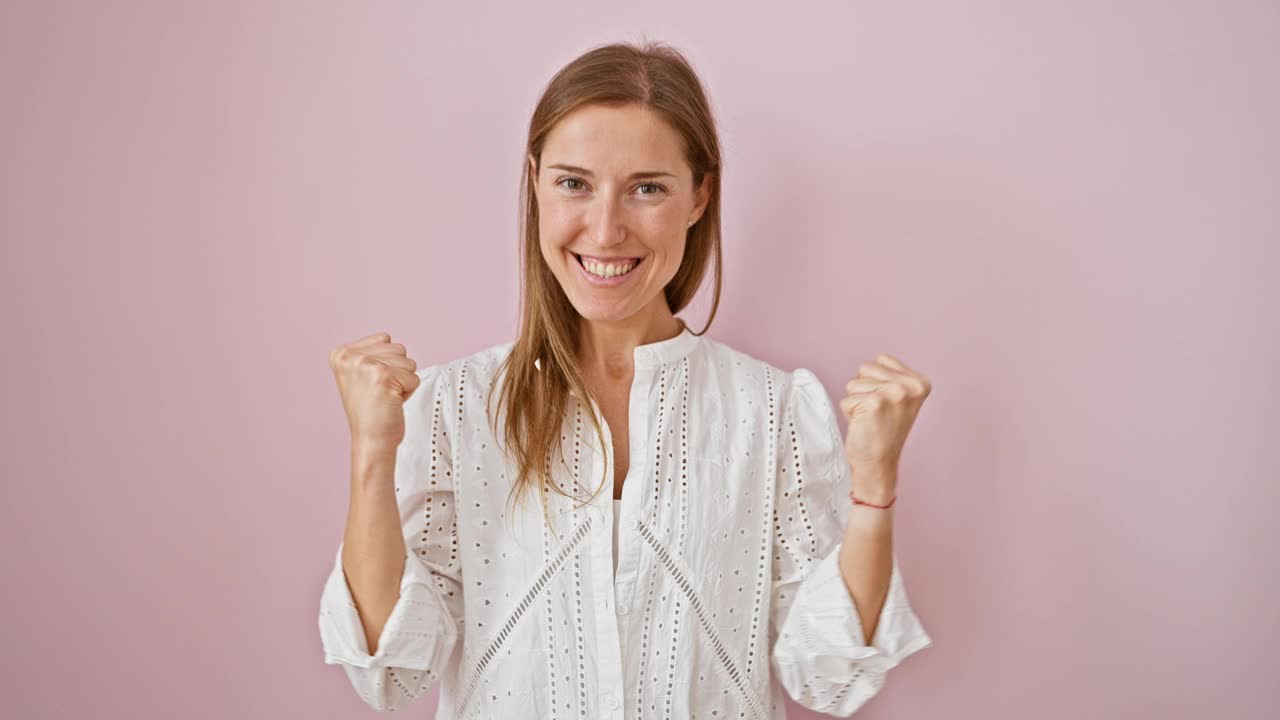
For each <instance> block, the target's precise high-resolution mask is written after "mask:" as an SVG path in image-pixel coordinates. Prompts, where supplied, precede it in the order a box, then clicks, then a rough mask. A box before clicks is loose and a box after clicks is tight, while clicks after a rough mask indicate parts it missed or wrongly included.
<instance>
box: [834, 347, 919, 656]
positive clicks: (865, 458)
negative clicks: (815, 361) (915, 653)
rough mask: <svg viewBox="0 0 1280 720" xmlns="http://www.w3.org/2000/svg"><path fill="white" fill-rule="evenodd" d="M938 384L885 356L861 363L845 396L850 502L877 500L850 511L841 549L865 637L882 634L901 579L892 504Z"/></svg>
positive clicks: (844, 571) (842, 570)
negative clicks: (906, 451) (896, 574)
mask: <svg viewBox="0 0 1280 720" xmlns="http://www.w3.org/2000/svg"><path fill="white" fill-rule="evenodd" d="M932 388H933V384H932V383H931V382H930V381H929V379H928V378H926V377H925V376H923V375H921V374H920V373H918V372H916V371H915V370H912V369H911V368H909V367H907V366H906V365H905V364H904V363H903V362H902V361H901V360H898V359H897V358H895V357H893V356H892V355H887V354H883V353H882V354H880V355H877V356H876V358H875V360H874V361H872V362H864V363H862V364H861V365H859V366H858V374H857V376H856V377H854V378H853V379H852V380H850V381H849V382H848V383H847V384H846V385H845V391H846V395H845V397H844V399H842V400H841V401H840V411H841V412H842V413H843V414H844V416H845V419H846V420H848V430H847V432H846V434H845V444H844V450H845V457H846V458H848V460H849V467H850V470H851V473H850V474H851V483H852V487H853V491H852V493H850V499H849V500H850V502H853V499H854V498H857V499H858V500H861V501H863V502H864V503H870V504H869V505H868V504H854V505H853V507H852V508H851V509H850V510H849V520H848V525H847V526H846V527H845V532H844V542H843V543H842V544H841V547H840V574H841V575H842V576H843V578H844V582H845V585H847V586H848V587H849V594H850V595H852V596H853V600H854V605H855V606H856V607H857V608H858V614H859V620H860V621H861V623H862V629H863V637H867V638H872V637H875V630H876V623H877V620H878V618H879V617H880V611H881V610H882V609H883V607H884V600H885V596H886V594H887V593H888V592H889V581H890V579H891V578H892V576H893V512H894V508H893V507H892V503H893V501H894V499H895V498H896V497H897V494H898V461H899V458H901V457H902V448H903V446H904V445H905V444H906V442H907V435H908V434H909V433H910V432H911V426H912V425H913V424H914V423H915V419H916V416H917V415H918V414H919V413H920V406H921V405H922V404H923V403H924V401H925V398H927V397H929V392H930V391H931V390H932ZM877 506H879V507H877ZM884 506H889V507H884Z"/></svg>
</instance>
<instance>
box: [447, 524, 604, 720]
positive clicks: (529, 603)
mask: <svg viewBox="0 0 1280 720" xmlns="http://www.w3.org/2000/svg"><path fill="white" fill-rule="evenodd" d="M590 529H591V516H589V515H588V516H587V519H586V520H584V521H583V522H582V524H581V525H579V526H578V529H577V530H576V531H574V533H573V535H571V536H570V537H569V540H568V541H567V542H565V544H564V547H562V548H560V552H559V553H557V554H556V557H555V559H553V560H552V561H551V562H549V563H547V567H546V568H545V569H544V570H543V571H542V574H541V575H539V576H538V579H537V581H535V582H534V583H533V586H532V587H530V588H529V591H528V592H526V593H525V595H524V598H523V599H522V600H521V601H520V604H519V605H516V608H515V609H514V610H512V611H511V615H510V616H508V617H507V621H506V622H505V623H503V625H502V629H501V630H499V631H498V634H497V635H495V636H494V638H493V640H492V641H491V642H490V643H489V647H488V649H486V650H485V651H484V654H483V655H481V656H480V659H479V661H477V662H476V666H475V668H474V669H473V670H472V671H471V676H470V678H468V680H467V682H466V684H465V685H463V687H464V688H466V689H465V690H464V691H463V693H462V700H461V702H460V703H459V704H458V716H459V717H465V716H466V709H467V705H469V704H470V703H471V698H472V696H473V695H474V694H475V691H476V688H477V687H478V686H479V684H480V679H481V678H482V677H483V676H484V671H485V668H487V667H488V666H489V663H490V662H492V661H493V658H494V657H496V656H497V654H498V651H499V650H501V649H502V645H503V644H504V643H505V642H506V641H507V638H508V637H509V636H510V635H511V632H512V631H513V630H514V629H515V627H516V625H517V624H519V622H520V618H522V617H524V614H525V612H526V611H528V610H529V608H531V607H533V602H534V600H536V599H537V597H538V595H539V594H540V593H541V592H542V591H543V590H544V589H546V587H547V583H549V582H550V581H551V578H552V577H553V576H554V575H555V574H556V573H558V572H560V569H561V568H562V567H563V566H564V564H565V562H566V561H567V560H568V559H569V556H570V555H571V554H572V553H573V551H574V549H575V548H576V547H577V546H578V544H579V543H581V542H582V539H583V538H585V537H586V536H587V532H588V531H589V530H590Z"/></svg>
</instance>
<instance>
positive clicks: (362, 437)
mask: <svg viewBox="0 0 1280 720" xmlns="http://www.w3.org/2000/svg"><path fill="white" fill-rule="evenodd" d="M329 367H331V368H332V369H333V377H334V379H336V380H337V382H338V394H339V395H341V396H342V407H343V409H345V410H346V412H347V422H348V424H350V426H351V440H352V443H353V444H356V443H359V444H363V445H369V446H374V447H384V448H390V449H394V448H395V447H396V446H398V445H399V444H400V441H401V440H402V439H404V401H405V400H407V399H408V398H409V396H410V395H411V394H413V391H414V389H415V388H417V387H418V383H419V382H421V379H420V378H419V377H418V374H417V370H418V364H417V363H415V362H414V361H413V359H412V358H410V357H409V356H408V355H407V354H406V353H405V349H404V345H401V344H400V343H393V342H391V335H389V334H388V333H385V332H379V333H374V334H372V335H369V336H368V337H363V338H360V339H359V340H356V341H355V342H353V343H350V344H348V345H339V346H338V347H336V348H334V349H333V350H331V351H330V352H329Z"/></svg>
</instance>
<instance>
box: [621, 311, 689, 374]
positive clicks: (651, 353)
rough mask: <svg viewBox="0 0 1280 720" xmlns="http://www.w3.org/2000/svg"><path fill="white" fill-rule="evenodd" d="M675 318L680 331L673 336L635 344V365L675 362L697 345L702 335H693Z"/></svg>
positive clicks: (644, 365)
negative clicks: (678, 323)
mask: <svg viewBox="0 0 1280 720" xmlns="http://www.w3.org/2000/svg"><path fill="white" fill-rule="evenodd" d="M676 320H679V321H680V333H679V334H678V335H676V336H675V337H670V338H667V339H666V340H659V341H657V342H651V343H645V344H644V345H637V346H636V348H635V357H634V360H635V365H636V367H657V366H659V365H665V364H667V363H671V362H675V361H677V360H680V359H683V358H684V357H685V356H686V355H688V354H689V353H690V351H692V350H693V348H694V347H696V346H697V344H698V341H699V340H701V339H702V336H701V335H695V334H694V332H693V331H692V330H690V329H689V325H688V324H686V323H685V321H684V320H681V319H680V318H676Z"/></svg>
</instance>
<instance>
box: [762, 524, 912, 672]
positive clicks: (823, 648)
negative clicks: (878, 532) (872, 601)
mask: <svg viewBox="0 0 1280 720" xmlns="http://www.w3.org/2000/svg"><path fill="white" fill-rule="evenodd" d="M842 545H843V542H840V543H837V544H836V545H835V547H834V548H833V549H832V551H831V552H830V553H829V554H828V555H826V557H823V558H822V559H821V560H819V561H818V563H817V565H816V566H815V567H814V568H813V570H812V571H811V574H810V575H809V576H808V577H806V578H805V580H804V582H802V583H801V584H800V586H799V588H798V589H797V592H796V598H795V601H794V603H793V604H792V605H791V608H790V609H789V611H788V613H787V617H786V619H785V620H784V621H783V624H782V628H781V635H780V638H779V640H780V642H779V643H778V652H777V655H778V658H777V659H778V660H779V666H780V668H779V669H780V670H782V671H784V672H785V671H787V670H788V669H793V670H797V671H800V672H801V673H803V672H804V670H808V671H809V672H812V673H814V674H816V675H817V676H818V677H813V676H810V677H807V678H804V680H805V681H807V682H810V683H812V682H814V681H815V680H817V681H820V682H824V683H825V682H829V683H832V684H833V685H836V686H840V685H846V684H847V683H849V682H852V681H853V680H854V679H855V676H856V675H858V674H861V675H864V676H865V675H868V674H870V675H881V674H883V673H885V672H887V671H888V670H889V669H890V668H893V667H894V666H896V665H898V663H900V662H902V661H903V660H904V659H905V658H906V657H907V656H908V655H911V654H912V653H914V652H916V651H918V650H922V649H924V648H926V647H928V646H930V645H931V644H933V641H932V639H931V638H930V637H929V635H928V633H926V632H925V630H924V626H923V625H922V624H921V622H920V619H919V618H918V617H917V616H916V614H915V613H914V612H913V611H912V609H911V607H910V605H909V604H908V602H907V595H906V590H905V588H904V587H903V582H902V575H901V573H900V572H899V570H898V558H897V555H896V554H895V555H894V557H893V574H892V576H891V579H890V581H889V591H888V593H887V595H886V596H885V602H884V606H883V608H882V609H881V611H880V617H879V621H878V622H877V623H876V630H875V635H874V637H873V638H872V642H871V644H869V645H868V644H867V642H866V640H865V639H864V638H863V633H862V621H861V619H860V616H859V614H858V610H857V607H856V605H855V603H854V600H853V595H852V594H850V592H849V588H848V585H846V584H845V581H844V576H843V574H842V573H841V572H840V562H839V559H840V548H841V546H842Z"/></svg>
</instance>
